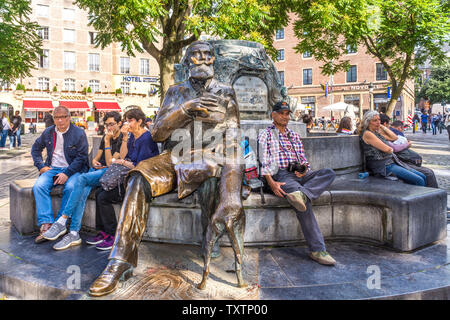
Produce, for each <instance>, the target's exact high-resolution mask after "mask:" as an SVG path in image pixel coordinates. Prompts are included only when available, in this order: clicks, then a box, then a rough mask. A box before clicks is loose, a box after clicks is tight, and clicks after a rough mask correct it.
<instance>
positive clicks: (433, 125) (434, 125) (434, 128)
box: [431, 122, 437, 135]
mask: <svg viewBox="0 0 450 320" xmlns="http://www.w3.org/2000/svg"><path fill="white" fill-rule="evenodd" d="M431 127H432V128H433V135H436V134H437V126H436V122H433V123H432V124H431Z"/></svg>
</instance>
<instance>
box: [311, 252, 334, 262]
mask: <svg viewBox="0 0 450 320" xmlns="http://www.w3.org/2000/svg"><path fill="white" fill-rule="evenodd" d="M309 257H310V258H311V259H313V260H314V261H316V262H318V263H320V264H323V265H326V266H334V265H335V264H336V260H334V259H333V257H332V256H330V254H329V253H328V252H326V251H314V252H310V253H309Z"/></svg>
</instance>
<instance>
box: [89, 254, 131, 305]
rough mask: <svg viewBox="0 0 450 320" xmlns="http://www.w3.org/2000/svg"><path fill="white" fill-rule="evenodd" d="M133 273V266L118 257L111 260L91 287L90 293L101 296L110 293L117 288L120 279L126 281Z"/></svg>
mask: <svg viewBox="0 0 450 320" xmlns="http://www.w3.org/2000/svg"><path fill="white" fill-rule="evenodd" d="M132 275H133V267H132V266H131V265H130V264H129V263H127V262H125V261H120V260H116V259H111V260H109V263H108V265H107V266H106V268H105V270H103V273H102V274H101V275H100V276H99V277H98V278H97V280H95V281H94V283H93V284H92V285H91V287H90V288H89V295H91V296H94V297H100V296H104V295H107V294H110V293H111V292H113V291H114V290H116V288H117V284H118V283H119V280H121V281H126V280H128V279H129V278H130V277H131V276H132Z"/></svg>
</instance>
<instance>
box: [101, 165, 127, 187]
mask: <svg viewBox="0 0 450 320" xmlns="http://www.w3.org/2000/svg"><path fill="white" fill-rule="evenodd" d="M129 171H130V168H128V167H126V166H124V165H122V164H118V163H112V164H111V165H110V166H109V167H108V169H107V170H106V172H105V174H104V175H103V176H102V177H101V178H100V185H101V186H102V188H103V190H105V191H110V190H112V189H114V188H119V190H120V186H121V185H122V184H123V183H124V182H125V177H126V176H127V174H128V172H129Z"/></svg>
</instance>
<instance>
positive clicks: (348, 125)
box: [336, 117, 353, 135]
mask: <svg viewBox="0 0 450 320" xmlns="http://www.w3.org/2000/svg"><path fill="white" fill-rule="evenodd" d="M336 133H337V134H338V135H348V134H353V131H352V119H351V118H350V117H343V118H342V119H341V122H340V123H339V128H338V129H337V130H336Z"/></svg>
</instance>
